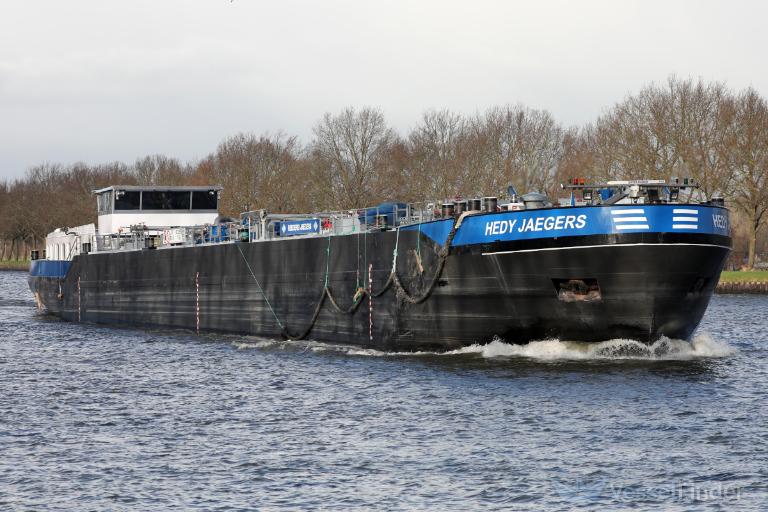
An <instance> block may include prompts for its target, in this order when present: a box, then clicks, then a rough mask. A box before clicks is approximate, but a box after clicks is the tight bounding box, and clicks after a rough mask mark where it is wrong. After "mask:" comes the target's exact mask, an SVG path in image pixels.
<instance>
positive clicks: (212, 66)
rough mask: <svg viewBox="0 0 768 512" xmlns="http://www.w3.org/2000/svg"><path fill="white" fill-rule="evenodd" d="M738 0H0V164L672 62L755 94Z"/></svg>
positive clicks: (624, 77)
mask: <svg viewBox="0 0 768 512" xmlns="http://www.w3.org/2000/svg"><path fill="white" fill-rule="evenodd" d="M766 5H768V4H766V3H765V2H758V1H755V2H746V1H727V2H726V1H722V2H710V1H706V2H705V1H699V2H694V1H689V2H684V1H677V2H676V1H673V0H667V1H650V0H644V1H638V2H630V1H616V0H614V1H570V2H569V1H541V0H539V1H506V2H504V1H484V0H471V1H464V2H451V1H445V0H442V1H432V0H430V1H417V0H411V1H391V0H390V1H384V0H380V1H379V2H366V1H362V0H357V1H335V0H334V1H330V0H325V1H306V2H299V1H293V0H279V1H271V2H267V1H248V0H234V1H230V0H183V1H182V0H130V1H122V2H117V1H109V0H66V1H64V0H23V1H19V0H13V1H11V0H0V179H2V178H8V177H18V176H21V175H22V174H23V173H24V171H25V170H26V169H27V168H28V167H30V166H32V165H35V164H37V163H41V162H44V161H55V162H62V163H72V162H75V161H85V162H88V163H97V162H105V161H113V160H121V161H125V162H132V161H134V160H135V159H136V158H137V157H140V156H144V155H147V154H154V153H163V154H166V155H169V156H175V157H178V158H180V159H182V160H183V161H191V160H196V159H198V158H201V157H204V156H205V155H206V154H208V153H209V152H211V151H213V150H214V149H215V148H216V146H217V145H218V143H219V142H220V141H221V140H222V139H223V138H225V137H227V136H229V135H233V134H235V133H237V132H240V131H252V132H256V133H261V132H264V131H273V132H274V131H277V130H280V129H282V130H284V131H286V132H287V133H290V134H297V135H299V136H300V137H301V138H302V139H303V140H304V141H308V140H310V138H311V133H312V132H311V128H312V125H313V124H314V123H315V122H316V121H317V119H318V118H320V116H321V115H322V114H323V113H324V112H326V111H330V112H336V111H338V110H340V109H342V108H343V107H345V106H348V105H352V106H365V105H371V106H377V107H380V108H381V109H382V110H383V111H384V113H385V115H386V117H387V120H388V121H389V122H390V124H391V125H392V126H393V127H394V128H396V129H397V130H399V131H401V132H405V131H406V130H407V129H408V128H409V127H411V126H413V125H414V124H415V123H416V122H417V121H418V118H419V116H420V114H421V112H422V111H424V110H425V109H427V108H442V107H448V108H451V109H454V110H457V111H460V112H464V113H474V112H476V111H478V110H484V109H485V108H487V107H488V106H491V105H495V104H504V103H518V102H520V103H523V104H525V105H528V106H530V107H534V108H542V109H547V110H549V111H551V112H552V113H553V114H554V116H555V117H556V118H557V119H559V120H560V121H561V122H563V123H565V124H568V125H570V124H582V123H585V122H588V121H590V120H592V119H594V118H595V117H596V116H597V115H599V114H600V113H601V112H602V111H603V110H605V109H606V108H607V107H610V106H611V105H612V104H613V103H615V102H616V101H618V100H620V99H622V98H623V97H624V96H625V95H626V94H628V93H632V92H635V91H637V90H638V89H639V88H640V87H642V86H643V85H644V84H647V83H649V82H651V81H663V80H665V79H666V77H667V76H669V75H670V74H673V73H674V74H677V75H678V76H680V77H689V76H690V77H694V78H696V77H699V76H700V77H702V78H704V79H706V80H722V81H726V82H727V84H728V85H729V86H731V87H732V88H734V89H740V88H743V87H746V86H748V85H752V86H753V87H755V88H756V89H757V90H758V91H760V92H761V93H762V94H763V95H768V70H767V67H766V61H767V60H768V59H766V56H765V52H766V49H768V34H767V32H768V30H766V25H765V23H766V19H768V8H766Z"/></svg>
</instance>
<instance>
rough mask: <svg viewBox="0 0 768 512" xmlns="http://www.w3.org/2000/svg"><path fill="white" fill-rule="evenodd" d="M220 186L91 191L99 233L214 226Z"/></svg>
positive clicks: (120, 188) (128, 188)
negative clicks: (139, 227)
mask: <svg viewBox="0 0 768 512" xmlns="http://www.w3.org/2000/svg"><path fill="white" fill-rule="evenodd" d="M220 191H221V187H219V186H213V187H161V186H152V187H141V186H128V185H126V186H122V187H118V186H112V187H107V188H103V189H100V190H94V194H96V197H97V199H98V208H99V210H98V211H99V234H100V235H109V234H118V233H124V232H127V231H129V230H130V228H131V226H142V225H143V226H146V227H147V228H149V229H152V228H170V227H182V226H202V225H205V224H213V222H214V221H215V220H216V217H217V216H218V215H219V210H218V199H219V192H220Z"/></svg>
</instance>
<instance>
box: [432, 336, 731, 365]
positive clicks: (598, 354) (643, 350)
mask: <svg viewBox="0 0 768 512" xmlns="http://www.w3.org/2000/svg"><path fill="white" fill-rule="evenodd" d="M735 352H736V349H734V348H733V347H731V346H730V345H728V344H727V343H721V342H718V341H716V340H714V339H712V337H711V336H709V335H708V334H700V335H698V336H696V337H695V338H694V339H693V340H692V341H690V342H688V341H685V340H673V339H670V338H661V339H660V340H658V341H656V342H655V343H653V344H652V345H646V344H644V343H641V342H639V341H635V340H627V339H614V340H608V341H601V342H596V343H588V342H577V341H561V340H542V341H532V342H530V343H528V344H526V345H512V344H509V343H505V342H504V341H502V340H494V341H492V342H490V343H488V344H487V345H470V346H468V347H464V348H460V349H457V350H453V351H451V352H446V354H471V353H478V354H480V355H481V356H482V357H485V358H495V357H525V358H530V359H540V360H546V361H552V360H585V359H649V360H653V359H658V360H687V359H702V358H717V357H726V356H729V355H732V354H733V353H735Z"/></svg>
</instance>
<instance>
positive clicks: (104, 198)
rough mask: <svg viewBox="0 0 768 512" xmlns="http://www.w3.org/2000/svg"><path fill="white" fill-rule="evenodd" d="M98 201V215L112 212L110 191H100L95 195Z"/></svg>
mask: <svg viewBox="0 0 768 512" xmlns="http://www.w3.org/2000/svg"><path fill="white" fill-rule="evenodd" d="M97 199H98V203H99V215H108V214H110V213H112V191H111V190H110V191H108V192H102V193H101V194H99V195H98V196H97Z"/></svg>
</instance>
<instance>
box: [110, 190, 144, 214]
mask: <svg viewBox="0 0 768 512" xmlns="http://www.w3.org/2000/svg"><path fill="white" fill-rule="evenodd" d="M140 207H141V192H138V191H135V190H116V191H115V210H116V211H117V210H122V211H124V210H138V209H139V208H140Z"/></svg>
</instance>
